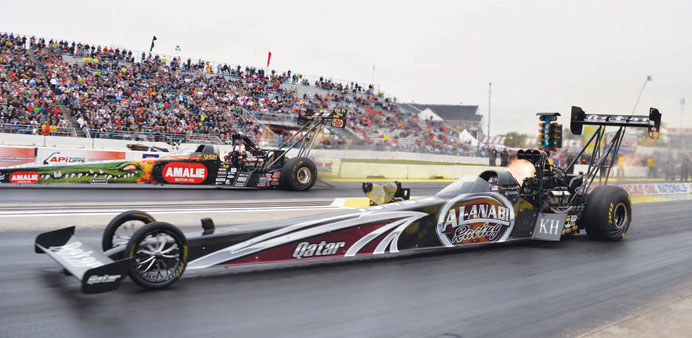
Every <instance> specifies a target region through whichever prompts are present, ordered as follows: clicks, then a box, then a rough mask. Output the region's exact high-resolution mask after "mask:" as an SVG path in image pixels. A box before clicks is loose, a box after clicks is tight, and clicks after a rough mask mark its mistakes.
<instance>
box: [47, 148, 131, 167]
mask: <svg viewBox="0 0 692 338" xmlns="http://www.w3.org/2000/svg"><path fill="white" fill-rule="evenodd" d="M124 159H125V152H124V151H107V150H86V149H54V148H38V151H37V156H36V164H37V165H67V164H78V163H89V162H97V161H112V160H124Z"/></svg>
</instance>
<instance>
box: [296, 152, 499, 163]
mask: <svg viewBox="0 0 692 338" xmlns="http://www.w3.org/2000/svg"><path fill="white" fill-rule="evenodd" d="M310 155H311V157H315V158H341V159H369V160H376V159H379V160H408V161H426V162H450V163H471V164H488V159H487V158H485V157H462V156H454V155H440V154H421V153H409V152H398V151H368V150H331V149H314V150H312V151H311V152H310ZM499 162H500V161H499V160H498V163H499Z"/></svg>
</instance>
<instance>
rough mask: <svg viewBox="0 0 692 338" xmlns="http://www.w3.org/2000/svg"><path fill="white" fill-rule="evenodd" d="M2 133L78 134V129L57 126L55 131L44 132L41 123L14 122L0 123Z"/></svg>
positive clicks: (72, 135) (73, 135)
mask: <svg viewBox="0 0 692 338" xmlns="http://www.w3.org/2000/svg"><path fill="white" fill-rule="evenodd" d="M0 133H8V134H26V135H42V136H71V137H75V136H77V131H76V130H75V129H74V128H69V127H57V128H56V129H55V130H53V131H49V132H48V134H47V135H46V134H43V133H42V129H41V126H40V125H31V124H13V123H0Z"/></svg>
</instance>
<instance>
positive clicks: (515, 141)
mask: <svg viewBox="0 0 692 338" xmlns="http://www.w3.org/2000/svg"><path fill="white" fill-rule="evenodd" d="M527 137H529V136H528V135H526V134H519V133H517V132H514V131H513V132H509V133H507V135H505V142H504V144H505V146H507V147H510V148H520V147H523V146H524V143H525V142H526V138H527Z"/></svg>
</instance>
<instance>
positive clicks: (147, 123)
mask: <svg viewBox="0 0 692 338" xmlns="http://www.w3.org/2000/svg"><path fill="white" fill-rule="evenodd" d="M0 38H1V43H2V47H1V48H2V49H1V50H0V67H1V68H0V80H1V81H2V91H1V92H0V104H1V105H2V106H3V107H4V108H3V110H2V113H0V114H1V115H0V123H10V124H29V125H34V126H36V127H37V128H38V129H39V130H40V131H41V132H43V130H44V128H42V125H43V124H47V125H49V128H48V130H49V133H51V132H50V130H51V128H50V126H53V125H54V126H56V127H57V126H60V127H65V126H68V125H69V124H70V122H69V121H67V120H66V119H65V117H64V116H63V112H61V108H60V106H63V107H67V108H69V110H71V115H72V117H73V119H74V122H73V123H74V124H75V125H74V127H76V128H80V129H82V130H84V131H85V133H86V134H88V135H89V136H91V137H104V138H111V137H122V136H126V137H138V138H144V139H152V140H159V139H160V138H161V137H176V136H177V137H180V138H188V139H189V138H191V137H218V138H219V140H222V141H223V140H227V139H228V138H229V136H230V135H231V134H233V133H244V134H247V135H249V136H250V137H252V138H255V139H262V138H278V139H279V142H280V141H281V140H282V139H284V140H285V139H288V138H290V134H291V133H292V132H291V131H290V128H289V131H286V130H287V128H280V129H276V128H275V130H274V131H272V130H271V129H270V127H269V126H272V125H273V124H274V122H277V121H278V122H288V123H289V124H290V123H295V120H296V117H297V115H298V114H299V113H300V112H304V111H306V110H314V111H319V112H325V111H330V110H331V109H333V108H335V107H342V108H347V111H348V112H349V115H348V121H347V129H346V132H342V133H331V132H330V133H327V134H325V135H324V136H323V139H322V146H323V147H329V148H347V147H351V148H361V149H378V150H399V151H418V152H432V153H446V154H462V155H467V156H468V155H483V154H484V153H485V151H484V149H481V148H479V147H473V146H471V145H470V144H462V143H460V141H459V137H458V131H456V130H452V129H450V128H449V127H448V126H447V125H446V124H445V123H443V122H436V121H421V120H419V119H418V116H417V115H415V114H410V113H407V112H404V111H403V110H401V109H400V108H399V106H398V105H397V104H396V102H395V101H393V100H390V99H389V98H385V97H384V96H383V95H381V93H377V92H375V88H374V87H373V86H372V85H369V86H367V87H366V86H365V85H361V84H358V83H354V82H350V83H342V82H338V81H332V80H331V79H327V78H324V77H321V78H319V79H315V80H314V82H312V83H311V81H310V80H308V79H307V78H305V77H303V76H302V75H300V74H296V73H293V72H291V71H290V70H289V71H287V72H283V73H281V74H279V73H277V72H276V71H274V70H271V71H270V72H269V73H267V72H265V70H264V69H257V68H253V67H244V68H243V67H241V66H229V65H227V64H216V63H211V62H208V61H203V60H198V61H197V62H193V61H192V60H191V59H187V60H185V61H182V60H181V59H180V58H178V57H172V58H170V59H167V58H166V57H162V56H159V55H152V54H146V53H141V54H139V55H137V54H136V53H133V52H132V51H130V50H124V49H121V48H115V49H113V48H109V47H104V46H94V45H89V44H82V43H76V42H67V41H56V40H45V39H42V38H34V37H31V38H27V37H20V36H14V35H11V34H3V35H2V36H0ZM27 40H28V41H27ZM27 47H28V48H29V49H27ZM29 53H33V55H34V56H35V59H36V62H34V61H32V60H31V58H30V55H29ZM305 87H312V88H311V89H312V90H311V91H306V90H304V89H305ZM260 121H261V122H260ZM280 130H284V131H280ZM56 132H57V131H56Z"/></svg>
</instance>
